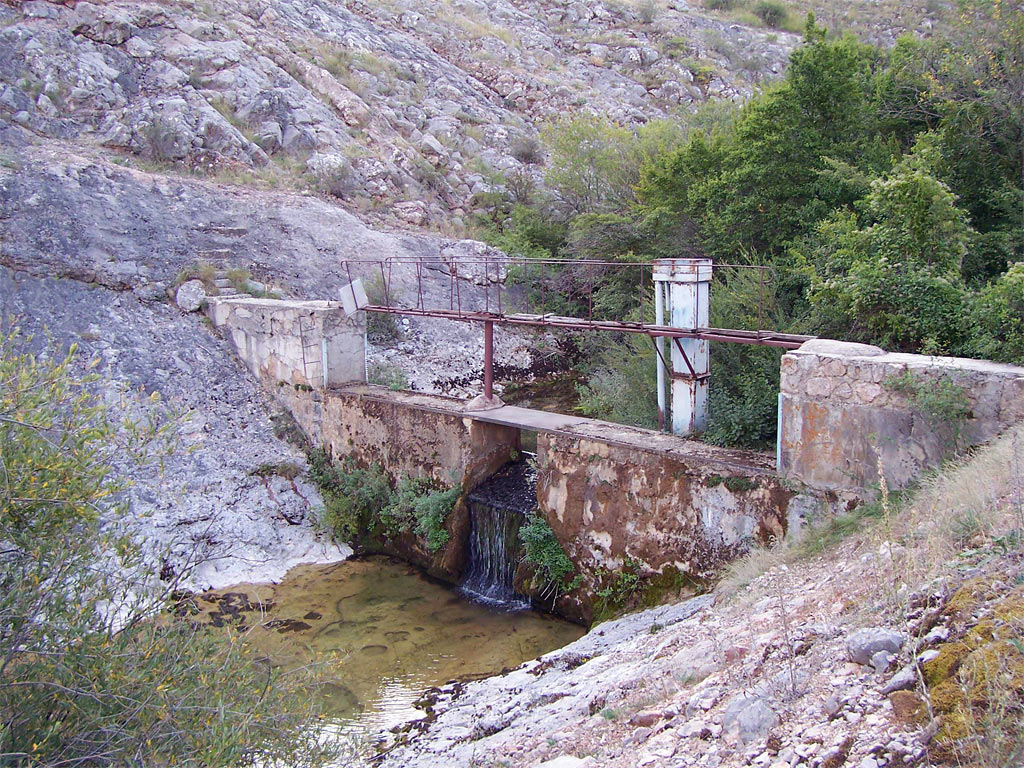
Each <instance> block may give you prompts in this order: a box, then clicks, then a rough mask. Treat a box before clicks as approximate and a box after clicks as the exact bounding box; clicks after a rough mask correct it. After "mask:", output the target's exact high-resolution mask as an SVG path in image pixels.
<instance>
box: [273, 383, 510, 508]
mask: <svg viewBox="0 0 1024 768" xmlns="http://www.w3.org/2000/svg"><path fill="white" fill-rule="evenodd" d="M278 394H279V399H281V400H282V402H284V404H285V405H286V406H287V407H288V408H289V410H291V412H292V415H293V416H295V418H296V420H297V421H298V423H299V426H301V427H302V428H303V430H304V431H305V432H306V434H307V435H308V436H309V437H310V439H311V440H313V442H314V444H316V445H326V446H329V447H330V449H331V451H332V452H333V454H334V456H336V457H342V456H349V455H354V456H356V457H358V458H359V460H360V461H361V462H363V463H379V464H380V465H381V466H382V467H383V468H384V471H385V472H387V473H388V475H390V476H391V477H392V478H393V479H396V480H397V479H398V478H399V477H401V476H402V475H403V474H407V475H411V476H414V477H423V476H429V477H433V478H434V479H435V480H438V481H439V482H442V483H444V484H446V485H449V486H450V485H462V486H463V488H465V489H466V490H470V489H471V488H472V487H473V486H475V485H477V484H478V483H480V482H482V481H483V480H485V479H486V478H488V477H490V476H491V475H492V474H494V472H496V471H497V470H498V469H499V468H500V467H501V466H502V465H504V464H505V462H507V461H508V460H509V457H510V455H512V453H513V452H514V451H515V450H517V449H518V446H519V431H518V430H517V429H513V428H510V427H505V426H501V425H498V424H487V423H484V422H481V421H475V420H473V419H470V418H468V417H466V416H464V415H463V413H462V410H463V408H464V406H465V403H464V402H463V401H462V400H457V399H455V398H450V397H442V396H440V395H419V394H416V393H413V392H392V391H389V390H388V389H386V388H385V387H377V386H373V385H369V384H365V385H353V386H346V387H344V388H342V389H336V390H328V391H327V392H307V391H305V390H303V389H302V388H300V389H298V390H296V389H295V388H288V387H281V388H279V393H278Z"/></svg>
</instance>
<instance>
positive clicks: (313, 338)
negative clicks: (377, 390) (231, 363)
mask: <svg viewBox="0 0 1024 768" xmlns="http://www.w3.org/2000/svg"><path fill="white" fill-rule="evenodd" d="M206 311H207V314H208V316H209V317H210V319H211V320H212V321H213V323H214V325H215V326H217V327H218V328H221V329H223V330H224V331H225V332H226V333H227V335H228V336H229V338H230V339H231V340H232V342H233V343H234V345H235V349H236V350H237V351H238V354H239V356H240V357H241V358H242V360H244V361H245V363H246V365H248V366H249V368H250V370H252V371H253V373H255V374H256V375H257V376H259V377H260V380H261V381H263V382H264V383H265V384H267V385H268V386H276V385H279V384H285V385H291V386H296V385H297V386H302V387H313V388H318V389H322V388H323V386H324V383H325V377H324V369H325V368H326V385H327V386H336V385H339V384H345V383H348V382H353V381H365V380H366V319H365V316H364V313H363V312H356V313H354V314H353V315H347V314H345V312H344V310H342V308H341V305H340V304H339V303H338V302H331V301H279V300H274V299H256V298H248V297H247V298H223V299H219V298H216V297H213V298H209V299H207V310H206ZM325 360H326V365H324V361H325Z"/></svg>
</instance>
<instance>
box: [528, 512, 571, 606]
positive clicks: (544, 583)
mask: <svg viewBox="0 0 1024 768" xmlns="http://www.w3.org/2000/svg"><path fill="white" fill-rule="evenodd" d="M519 540H520V541H521V542H522V545H523V560H525V561H526V562H527V563H528V564H529V565H530V566H531V567H532V568H533V573H534V583H535V585H536V586H539V588H540V594H541V597H542V598H545V599H546V598H551V597H555V596H557V595H560V594H562V593H564V592H571V591H572V590H574V589H576V588H577V587H578V586H580V584H582V583H583V577H582V576H580V575H579V574H578V573H576V568H575V567H574V566H573V564H572V560H570V559H569V556H568V555H566V554H565V551H564V550H563V549H562V545H561V544H559V543H558V537H556V536H555V532H554V531H553V530H551V526H550V525H548V521H547V520H545V519H544V518H543V517H541V516H540V515H538V514H534V515H533V516H531V517H530V519H529V521H528V522H527V523H526V525H524V526H522V527H521V528H520V529H519Z"/></svg>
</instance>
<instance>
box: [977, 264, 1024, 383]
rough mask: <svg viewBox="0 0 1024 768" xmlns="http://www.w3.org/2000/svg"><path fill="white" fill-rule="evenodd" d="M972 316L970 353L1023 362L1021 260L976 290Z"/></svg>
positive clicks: (1023, 275) (1023, 278)
mask: <svg viewBox="0 0 1024 768" xmlns="http://www.w3.org/2000/svg"><path fill="white" fill-rule="evenodd" d="M971 320H972V326H973V327H974V328H975V329H976V331H975V336H974V338H973V340H972V352H973V354H976V355H978V356H979V357H984V358H988V359H990V360H1001V361H1003V362H1007V363H1016V364H1018V365H1024V262H1017V263H1016V264H1014V265H1013V266H1011V267H1010V268H1009V269H1008V270H1007V271H1006V273H1005V274H1004V275H1003V276H1002V277H1000V278H999V279H998V280H996V281H995V282H993V283H992V284H991V285H989V286H988V287H987V288H985V289H984V290H982V291H980V292H979V293H978V295H977V296H976V297H975V299H974V302H973V305H972V308H971Z"/></svg>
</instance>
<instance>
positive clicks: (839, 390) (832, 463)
mask: <svg viewBox="0 0 1024 768" xmlns="http://www.w3.org/2000/svg"><path fill="white" fill-rule="evenodd" d="M905 373H909V374H910V375H911V376H912V377H913V378H914V379H915V380H918V381H921V382H925V383H926V384H928V383H935V382H938V381H940V380H946V381H949V382H952V384H954V385H956V386H958V387H962V388H963V392H964V394H965V395H966V397H967V403H968V404H969V407H970V413H969V415H968V417H967V419H966V420H965V421H964V422H963V423H962V425H959V427H958V425H956V424H953V423H936V420H935V419H934V418H931V419H930V418H928V417H927V415H926V414H925V413H924V412H922V410H921V408H920V405H919V404H917V403H915V402H914V400H913V398H910V397H908V396H907V395H906V394H904V393H901V392H898V391H896V390H895V389H894V387H893V382H894V379H895V378H896V377H900V376H902V375H903V374H905ZM781 418H782V422H781V424H780V432H779V435H780V438H779V465H780V467H779V468H780V471H781V473H782V474H783V475H784V476H785V477H788V478H792V479H795V480H798V481H800V482H802V483H805V484H806V485H808V486H810V487H812V488H815V489H819V490H824V491H839V492H851V493H855V494H865V493H868V494H870V489H871V488H873V487H875V486H877V484H878V482H879V474H878V468H879V465H881V467H882V470H883V472H884V474H885V479H886V482H887V483H888V484H889V486H890V487H891V488H903V487H906V486H907V485H908V484H909V483H910V482H911V481H912V480H913V479H914V478H915V477H917V476H919V475H920V473H921V472H922V471H924V470H926V469H928V468H930V467H935V466H937V465H938V464H939V463H940V462H941V461H942V460H943V458H945V457H946V456H948V454H949V450H950V449H951V447H952V445H951V443H952V442H953V440H954V439H955V438H956V437H957V433H959V437H960V444H961V447H963V446H967V445H975V444H978V443H982V442H985V441H986V440H989V439H991V438H992V437H994V436H995V435H997V434H998V433H999V432H1001V431H1002V430H1004V429H1006V428H1007V427H1008V426H1010V425H1011V424H1013V423H1015V422H1017V421H1019V420H1020V419H1022V418H1024V368H1019V367H1016V366H1011V365H1001V364H998V363H990V362H986V361H983V360H968V359H963V358H953V357H929V356H924V355H907V354H895V353H886V352H884V351H883V350H881V349H879V348H878V347H872V346H868V345H866V344H848V343H844V342H838V341H828V340H824V339H818V340H815V341H810V342H808V343H806V344H804V345H803V346H802V347H801V348H800V349H798V350H795V351H793V352H789V353H787V354H786V355H784V356H783V358H782V386H781Z"/></svg>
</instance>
